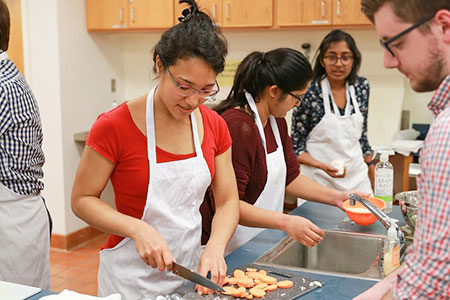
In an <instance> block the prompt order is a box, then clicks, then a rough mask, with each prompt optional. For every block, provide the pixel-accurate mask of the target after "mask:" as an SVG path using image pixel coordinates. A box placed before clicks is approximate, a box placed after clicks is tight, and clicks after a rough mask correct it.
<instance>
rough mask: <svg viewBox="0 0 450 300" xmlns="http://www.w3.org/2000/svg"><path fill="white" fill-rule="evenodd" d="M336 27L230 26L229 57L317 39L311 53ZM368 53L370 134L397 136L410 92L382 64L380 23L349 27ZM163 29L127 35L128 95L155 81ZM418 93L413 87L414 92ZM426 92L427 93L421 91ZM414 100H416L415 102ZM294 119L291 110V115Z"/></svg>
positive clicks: (374, 138)
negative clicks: (154, 56)
mask: <svg viewBox="0 0 450 300" xmlns="http://www.w3.org/2000/svg"><path fill="white" fill-rule="evenodd" d="M329 30H330V29H317V28H309V29H292V30H276V31H275V30H255V31H248V30H247V31H225V36H226V38H227V40H228V43H229V55H228V57H227V58H229V59H243V58H244V57H245V56H246V55H247V54H248V53H250V52H251V51H254V50H258V51H268V50H271V49H274V48H277V47H291V48H296V49H299V50H301V44H303V43H310V44H311V50H312V51H311V59H312V57H313V55H314V53H315V51H316V49H317V48H318V46H319V44H320V42H321V40H322V39H323V37H324V36H325V35H326V34H327V33H328V32H329ZM348 32H349V33H350V34H352V36H353V37H354V38H355V40H356V43H357V45H358V47H359V48H360V50H361V52H362V53H363V60H362V66H361V71H360V75H362V76H365V77H367V78H368V79H369V81H370V82H371V97H370V106H369V120H368V123H369V132H368V135H369V140H370V142H371V143H372V144H375V145H380V144H385V143H387V142H389V141H391V139H392V137H393V135H394V132H395V131H396V130H398V129H399V128H400V115H401V110H402V103H403V98H404V90H405V84H404V79H403V76H402V75H401V74H400V73H399V72H398V71H396V70H386V69H385V68H384V67H383V65H382V55H383V52H382V50H381V48H380V46H379V42H378V37H377V35H376V32H375V30H374V29H359V30H356V29H349V30H348ZM159 37H160V34H157V33H135V34H126V35H124V36H123V41H124V60H125V61H124V68H125V78H124V80H125V82H124V85H125V98H126V99H132V98H134V97H136V96H138V95H141V94H143V93H145V92H146V91H148V89H149V87H150V86H151V85H153V84H154V83H155V81H150V79H149V72H150V74H151V75H152V76H153V77H152V78H154V74H153V73H151V71H150V70H151V67H152V61H151V57H152V56H151V50H152V49H153V47H154V46H155V44H156V43H157V41H158V39H159ZM222 90H223V92H221V94H220V95H219V99H220V96H222V97H225V96H226V94H227V92H228V90H229V89H227V88H225V87H222ZM411 93H412V92H411ZM417 98H421V97H419V96H418V97H417ZM413 105H414V104H413ZM288 120H290V115H288Z"/></svg>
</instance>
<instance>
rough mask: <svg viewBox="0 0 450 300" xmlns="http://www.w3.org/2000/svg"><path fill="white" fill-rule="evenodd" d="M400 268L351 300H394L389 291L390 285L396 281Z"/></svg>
mask: <svg viewBox="0 0 450 300" xmlns="http://www.w3.org/2000/svg"><path fill="white" fill-rule="evenodd" d="M399 269H400V268H397V269H396V270H395V271H394V272H392V273H391V274H389V275H388V276H387V277H385V278H384V279H383V280H381V281H379V282H378V283H377V284H375V285H374V286H372V287H371V288H369V289H368V290H366V291H365V292H364V293H362V294H359V295H358V296H356V297H355V298H353V300H391V299H394V296H393V295H392V291H391V284H392V283H393V282H394V281H395V280H396V279H397V274H398V272H399Z"/></svg>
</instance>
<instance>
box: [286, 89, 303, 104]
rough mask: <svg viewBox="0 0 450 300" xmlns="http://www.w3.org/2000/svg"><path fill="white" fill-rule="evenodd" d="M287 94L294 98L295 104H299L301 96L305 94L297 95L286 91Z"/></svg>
mask: <svg viewBox="0 0 450 300" xmlns="http://www.w3.org/2000/svg"><path fill="white" fill-rule="evenodd" d="M288 94H289V95H291V96H292V97H294V98H295V105H300V103H302V100H303V97H304V96H305V94H302V95H300V96H297V95H295V94H293V93H291V92H288Z"/></svg>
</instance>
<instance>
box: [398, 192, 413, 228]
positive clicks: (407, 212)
mask: <svg viewBox="0 0 450 300" xmlns="http://www.w3.org/2000/svg"><path fill="white" fill-rule="evenodd" d="M395 199H396V200H398V202H399V203H400V209H401V210H402V214H403V218H404V219H405V221H406V224H408V225H409V227H411V229H412V230H413V231H414V227H416V218H417V191H407V192H401V193H397V194H395Z"/></svg>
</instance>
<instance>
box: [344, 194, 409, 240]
mask: <svg viewBox="0 0 450 300" xmlns="http://www.w3.org/2000/svg"><path fill="white" fill-rule="evenodd" d="M348 198H349V199H350V205H355V204H356V201H358V202H359V203H361V204H362V205H364V206H365V207H366V208H367V209H368V210H369V211H370V212H371V213H373V214H374V215H375V216H376V217H377V218H378V220H380V222H381V224H383V225H384V227H386V229H387V230H389V227H390V226H391V222H390V221H389V219H390V218H389V217H388V216H387V215H386V214H385V213H384V212H383V211H382V210H380V209H379V208H378V207H376V206H375V205H374V204H373V203H372V202H370V201H369V200H367V199H364V198H363V197H361V196H359V195H357V194H353V193H352V194H349V195H348ZM394 226H395V229H396V230H397V236H398V239H399V240H400V245H401V247H402V248H403V245H405V236H404V235H403V232H402V231H401V230H400V228H399V227H398V225H397V224H394Z"/></svg>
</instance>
